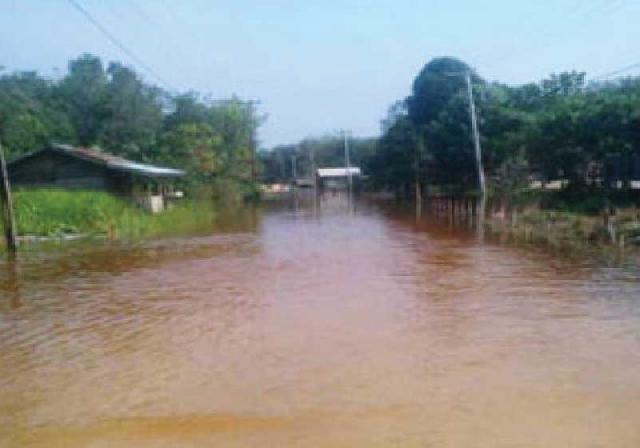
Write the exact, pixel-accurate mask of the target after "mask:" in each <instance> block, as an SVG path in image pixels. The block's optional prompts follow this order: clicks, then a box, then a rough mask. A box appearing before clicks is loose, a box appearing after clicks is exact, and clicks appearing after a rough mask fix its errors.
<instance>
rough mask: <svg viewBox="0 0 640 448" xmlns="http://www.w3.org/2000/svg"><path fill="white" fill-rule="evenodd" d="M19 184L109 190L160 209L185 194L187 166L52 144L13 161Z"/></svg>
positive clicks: (12, 178)
mask: <svg viewBox="0 0 640 448" xmlns="http://www.w3.org/2000/svg"><path fill="white" fill-rule="evenodd" d="M7 168H8V171H9V179H10V181H11V183H12V185H14V186H16V187H35V188H66V189H83V190H97V191H107V192H109V193H112V194H114V195H117V196H122V197H127V198H130V199H131V200H133V201H134V202H135V203H137V204H138V205H140V206H141V207H143V208H145V209H147V210H149V211H151V212H153V213H156V212H159V211H161V210H163V209H164V208H165V207H166V205H167V201H168V200H171V199H173V198H176V197H181V196H182V194H181V192H179V191H177V190H176V185H175V182H176V181H177V180H178V179H179V178H180V177H182V176H184V175H185V172H184V170H180V169H174V168H166V167H160V166H155V165H149V164H145V163H138V162H134V161H131V160H127V159H124V158H122V157H118V156H115V155H112V154H108V153H104V152H101V151H97V150H95V149H89V148H79V147H73V146H69V145H60V144H51V145H47V146H45V147H44V148H42V149H39V150H37V151H34V152H31V153H28V154H25V155H23V156H20V157H18V158H17V159H15V160H13V161H11V162H9V164H8V166H7Z"/></svg>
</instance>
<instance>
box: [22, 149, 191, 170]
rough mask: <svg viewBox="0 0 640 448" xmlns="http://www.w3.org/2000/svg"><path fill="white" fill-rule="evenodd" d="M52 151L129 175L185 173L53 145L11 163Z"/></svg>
mask: <svg viewBox="0 0 640 448" xmlns="http://www.w3.org/2000/svg"><path fill="white" fill-rule="evenodd" d="M47 150H52V151H55V152H58V153H62V154H65V155H68V156H71V157H75V158H78V159H82V160H86V161H88V162H92V163H96V164H98V165H102V166H106V167H107V168H110V169H114V170H117V171H125V172H129V173H134V174H139V175H141V176H148V177H179V176H184V174H185V171H184V170H180V169H175V168H165V167H160V166H155V165H149V164H146V163H138V162H133V161H131V160H127V159H124V158H122V157H118V156H114V155H113V154H108V153H106V152H101V151H97V150H95V149H89V148H82V147H76V146H71V145H61V144H52V145H49V146H48V147H46V148H44V149H41V150H39V151H35V152H32V153H30V154H27V155H25V156H23V157H20V158H18V159H17V160H14V161H13V162H11V163H15V162H17V161H18V160H21V159H24V158H27V157H32V156H34V155H36V154H38V153H40V152H42V151H47Z"/></svg>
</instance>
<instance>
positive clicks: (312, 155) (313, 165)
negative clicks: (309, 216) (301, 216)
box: [309, 145, 318, 193]
mask: <svg viewBox="0 0 640 448" xmlns="http://www.w3.org/2000/svg"><path fill="white" fill-rule="evenodd" d="M309 156H310V158H311V178H312V179H313V192H314V193H315V192H316V190H317V189H318V185H317V173H316V150H315V148H314V147H313V145H312V146H311V153H310V155H309Z"/></svg>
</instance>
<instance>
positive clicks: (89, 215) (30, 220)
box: [14, 189, 215, 238]
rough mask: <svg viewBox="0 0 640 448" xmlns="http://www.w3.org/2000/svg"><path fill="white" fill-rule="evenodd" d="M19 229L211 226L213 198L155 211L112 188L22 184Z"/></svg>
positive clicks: (136, 230) (132, 230) (129, 234)
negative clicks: (70, 188) (121, 196)
mask: <svg viewBox="0 0 640 448" xmlns="http://www.w3.org/2000/svg"><path fill="white" fill-rule="evenodd" d="M14 202H15V216H16V227H17V231H18V234H19V235H34V236H63V235H65V234H88V235H106V236H108V237H110V238H143V237H152V236H160V235H164V234H172V233H179V232H180V231H189V230H195V229H199V228H203V227H206V226H210V224H211V222H212V220H213V217H214V215H215V213H214V207H213V202H211V200H209V201H207V202H198V203H190V202H187V203H182V204H180V205H176V206H175V207H173V208H170V209H169V210H167V211H165V212H163V213H161V214H158V215H151V214H149V213H147V212H145V211H143V210H141V209H139V208H137V207H135V206H133V205H131V204H130V203H129V202H127V201H124V200H121V199H119V198H116V197H114V196H112V195H110V194H108V193H104V192H96V191H68V190H56V189H46V190H18V191H16V192H15V194H14Z"/></svg>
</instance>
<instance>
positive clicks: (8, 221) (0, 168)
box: [0, 144, 17, 256]
mask: <svg viewBox="0 0 640 448" xmlns="http://www.w3.org/2000/svg"><path fill="white" fill-rule="evenodd" d="M0 177H1V179H0V180H1V181H2V182H0V201H2V224H3V225H4V236H5V240H6V242H7V252H8V253H9V255H10V256H14V255H15V254H16V251H17V244H16V232H15V228H16V226H15V219H14V217H13V201H12V200H11V186H10V184H9V174H8V172H7V161H6V159H5V158H4V150H3V149H2V144H0Z"/></svg>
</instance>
